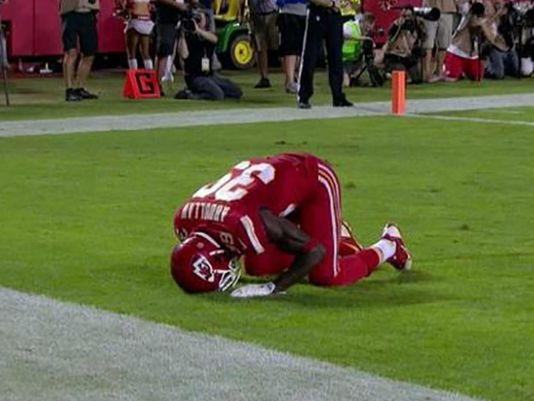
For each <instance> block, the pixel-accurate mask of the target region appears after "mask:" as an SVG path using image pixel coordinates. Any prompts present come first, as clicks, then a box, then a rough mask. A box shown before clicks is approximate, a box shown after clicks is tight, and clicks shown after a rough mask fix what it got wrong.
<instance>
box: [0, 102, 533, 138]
mask: <svg viewBox="0 0 534 401" xmlns="http://www.w3.org/2000/svg"><path fill="white" fill-rule="evenodd" d="M532 105H534V94H516V95H503V96H484V97H465V98H448V99H423V100H408V101H407V103H406V111H407V113H412V114H419V113H439V112H444V111H465V110H476V109H487V108H503V107H521V106H532ZM390 109H391V104H390V102H372V103H357V104H356V105H355V106H354V107H341V108H340V107H336V108H335V107H330V106H316V107H314V108H313V109H311V110H299V109H297V108H296V107H277V108H263V109H260V108H258V109H229V110H206V111H193V112H191V111H189V112H180V113H164V114H138V115H127V116H95V117H79V118H63V119H50V120H25V121H5V122H2V123H0V137H13V136H30V135H60V134H73V133H85V132H109V131H135V130H142V129H153V128H177V127H193V126H205V125H222V124H242V123H259V122H277V121H297V120H316V119H331V118H347V117H366V116H380V115H386V116H387V115H391V114H390Z"/></svg>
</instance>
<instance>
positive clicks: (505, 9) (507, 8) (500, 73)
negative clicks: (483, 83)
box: [483, 0, 521, 79]
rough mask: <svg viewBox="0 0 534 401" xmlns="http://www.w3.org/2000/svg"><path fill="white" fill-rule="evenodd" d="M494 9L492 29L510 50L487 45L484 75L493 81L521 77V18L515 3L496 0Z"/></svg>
mask: <svg viewBox="0 0 534 401" xmlns="http://www.w3.org/2000/svg"><path fill="white" fill-rule="evenodd" d="M493 7H494V10H493V15H491V16H489V18H488V23H489V24H490V29H491V30H492V32H493V33H496V34H498V35H500V36H501V37H502V38H503V39H504V42H505V43H506V46H507V47H508V50H507V51H504V50H501V49H499V48H497V47H496V46H494V45H492V44H487V45H486V48H485V50H484V51H483V53H485V54H486V67H485V71H484V74H485V76H486V77H488V78H492V79H503V78H504V77H505V76H506V75H508V76H512V77H519V56H518V54H517V47H518V46H517V45H518V41H519V40H520V35H521V34H520V30H521V27H520V21H519V18H518V17H519V16H518V15H516V13H517V11H516V10H515V8H514V5H513V3H505V2H504V0H495V1H494V3H493ZM518 36H519V37H518Z"/></svg>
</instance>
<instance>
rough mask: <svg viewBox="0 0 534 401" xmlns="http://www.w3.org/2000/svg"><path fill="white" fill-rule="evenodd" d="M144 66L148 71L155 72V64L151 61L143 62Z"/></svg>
mask: <svg viewBox="0 0 534 401" xmlns="http://www.w3.org/2000/svg"><path fill="white" fill-rule="evenodd" d="M143 64H144V66H145V69H146V70H153V69H154V64H153V63H152V60H151V59H146V60H143Z"/></svg>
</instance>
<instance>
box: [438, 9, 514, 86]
mask: <svg viewBox="0 0 534 401" xmlns="http://www.w3.org/2000/svg"><path fill="white" fill-rule="evenodd" d="M459 9H460V12H461V14H462V20H461V21H460V25H458V28H457V29H456V32H455V33H454V35H453V37H452V43H451V45H450V46H449V48H448V49H447V54H446V56H445V80H446V81H449V82H453V81H457V80H458V79H459V78H460V77H461V76H462V74H465V76H466V77H467V78H468V79H469V80H471V81H480V80H482V77H483V75H484V67H483V65H482V62H481V60H480V46H481V44H482V42H483V41H487V42H488V43H489V44H491V45H493V46H495V47H497V48H498V49H500V50H502V51H507V50H508V47H507V46H506V43H504V40H503V39H502V37H500V36H499V35H497V33H496V32H492V31H491V29H490V26H489V24H488V22H489V21H488V19H487V18H486V17H485V7H484V5H483V4H482V3H476V2H475V3H473V4H471V3H469V2H468V1H465V2H463V3H461V4H460V6H459Z"/></svg>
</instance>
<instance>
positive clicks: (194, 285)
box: [171, 231, 241, 293]
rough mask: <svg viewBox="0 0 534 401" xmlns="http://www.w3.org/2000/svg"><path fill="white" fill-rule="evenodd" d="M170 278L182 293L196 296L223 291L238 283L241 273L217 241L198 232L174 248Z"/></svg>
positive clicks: (234, 261) (233, 259) (233, 260)
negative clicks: (196, 293) (200, 293)
mask: <svg viewBox="0 0 534 401" xmlns="http://www.w3.org/2000/svg"><path fill="white" fill-rule="evenodd" d="M171 274H172V277H173V278H174V281H176V284H178V285H179V286H180V287H181V288H182V289H183V290H184V291H186V292H189V293H195V292H210V291H225V290H227V289H228V288H230V287H232V286H233V285H234V284H235V283H237V281H238V280H239V277H240V275H241V271H240V268H239V265H238V264H237V262H236V260H235V258H232V257H231V256H230V255H229V254H228V252H227V251H226V250H224V249H223V248H222V247H221V246H220V245H219V244H218V243H217V241H215V240H214V239H213V238H212V237H211V236H209V235H208V234H206V233H203V232H198V231H197V232H194V233H192V234H191V235H190V236H189V237H188V238H187V239H186V240H185V241H184V242H182V243H181V244H178V245H176V246H175V247H174V249H173V251H172V255H171Z"/></svg>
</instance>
